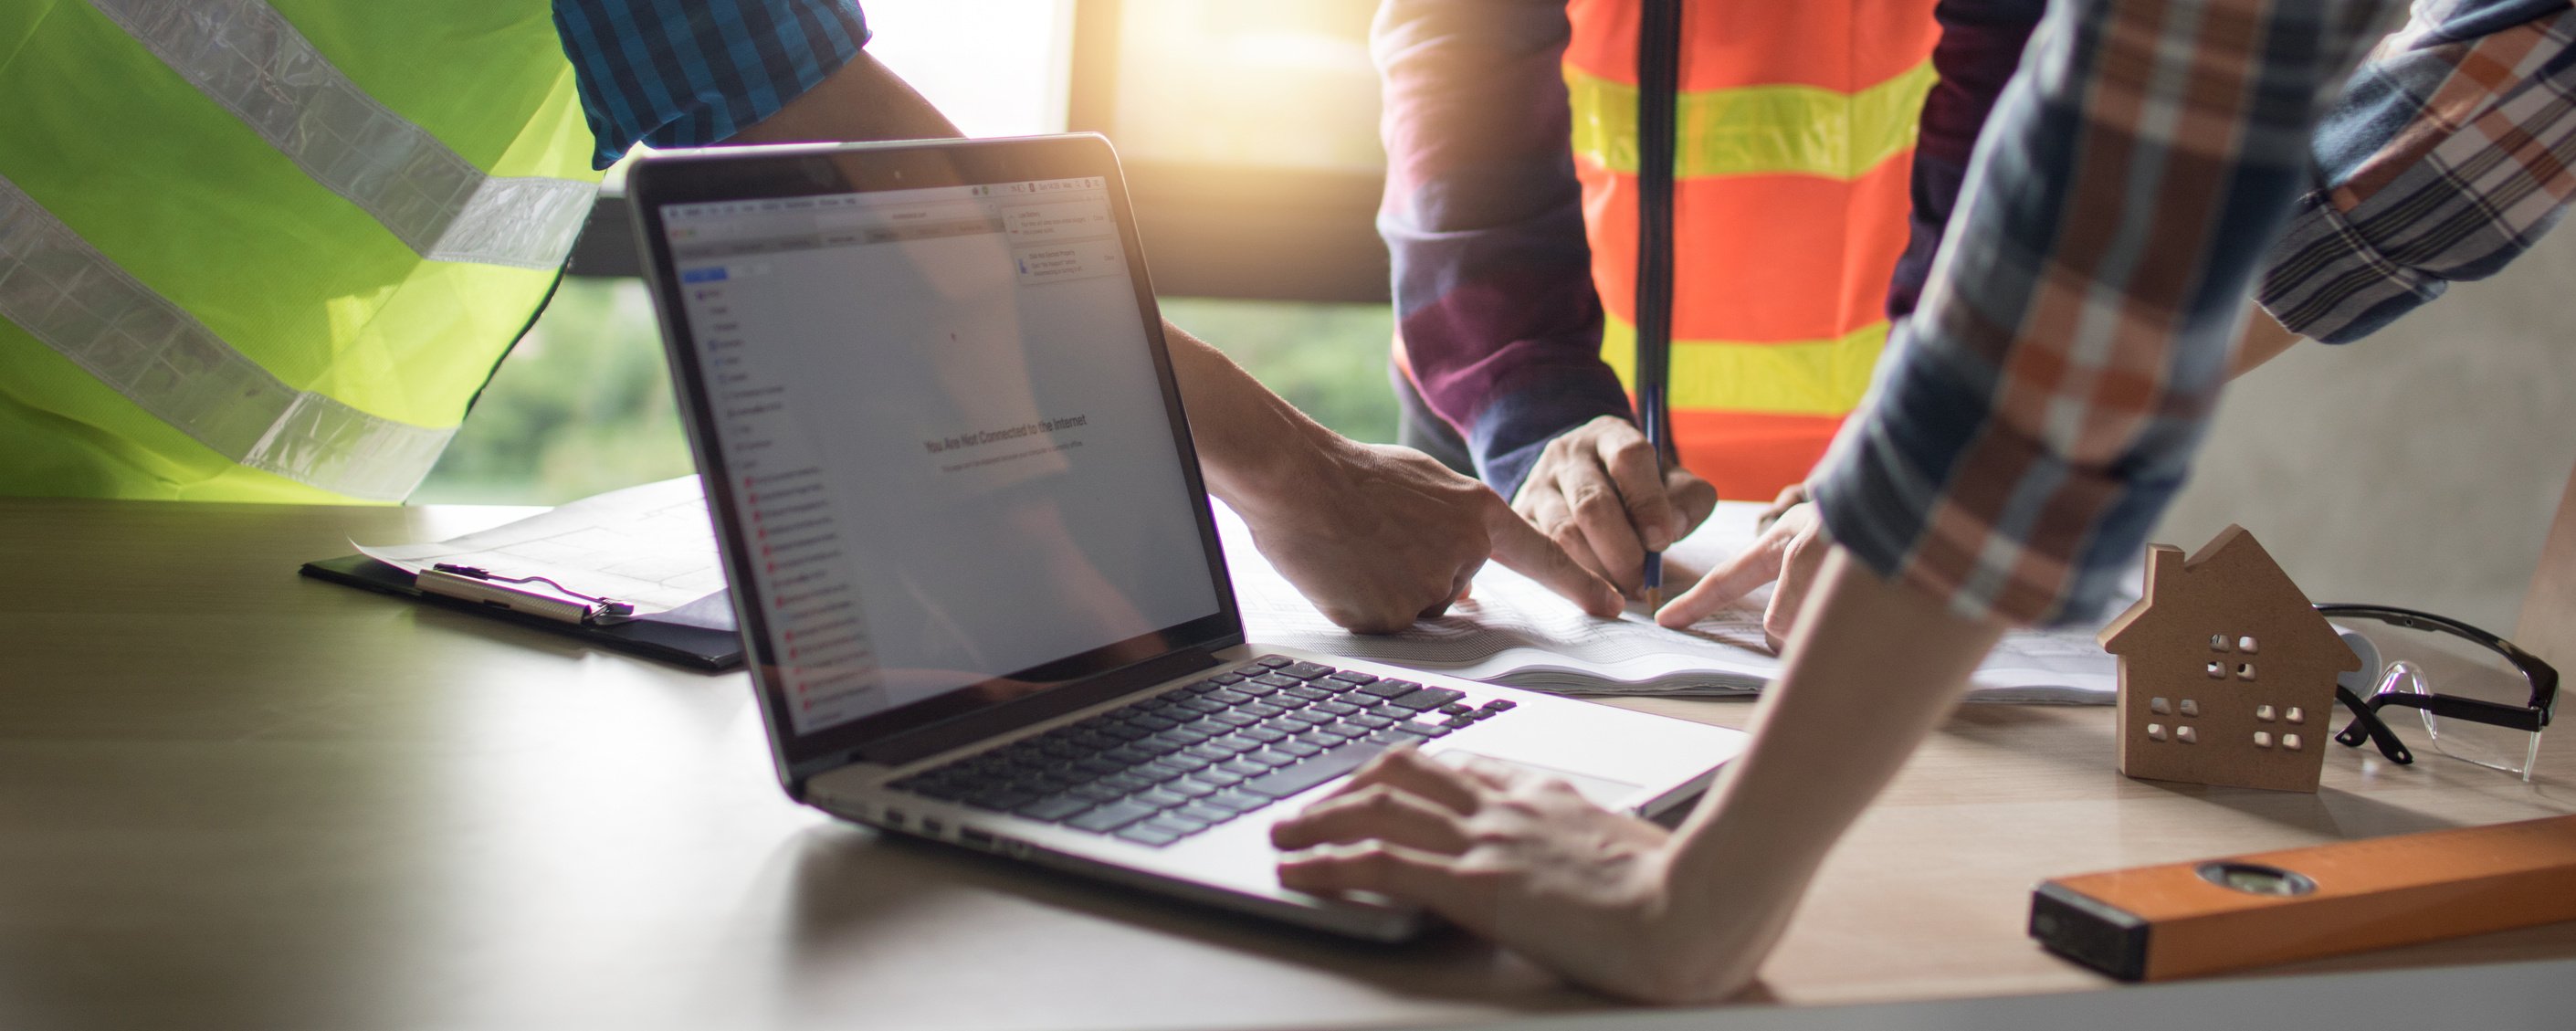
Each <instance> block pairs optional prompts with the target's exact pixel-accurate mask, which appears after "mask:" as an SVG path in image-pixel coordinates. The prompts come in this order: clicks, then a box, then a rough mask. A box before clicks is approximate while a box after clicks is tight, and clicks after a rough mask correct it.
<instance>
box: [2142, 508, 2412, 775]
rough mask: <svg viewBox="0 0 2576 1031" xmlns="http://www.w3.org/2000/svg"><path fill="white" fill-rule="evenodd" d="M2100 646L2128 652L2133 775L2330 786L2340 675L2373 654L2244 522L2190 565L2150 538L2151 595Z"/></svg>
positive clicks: (2179, 553)
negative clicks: (2327, 769) (2336, 623)
mask: <svg viewBox="0 0 2576 1031" xmlns="http://www.w3.org/2000/svg"><path fill="white" fill-rule="evenodd" d="M2101 641H2102V647H2103V649H2104V650H2106V651H2108V652H2110V653H2111V654H2113V655H2115V656H2118V657H2119V667H2120V694H2119V718H2120V772H2122V773H2125V774H2127V775H2129V776H2132V777H2144V778H2149V779H2153V780H2175V781H2190V782H2193V783H2199V784H2219V785H2228V786H2233V787H2248V788H2268V789H2271V790H2275V791H2315V790H2316V789H2317V776H2318V774H2319V773H2320V772H2322V771H2323V769H2324V765H2325V747H2326V744H2327V741H2328V740H2329V739H2330V738H2331V737H2332V736H2333V732H2332V731H2331V730H2329V729H2328V726H2327V724H2328V722H2329V721H2330V720H2332V719H2333V717H2334V715H2335V713H2334V705H2335V693H2334V692H2335V675H2336V674H2338V673H2343V672H2347V671H2351V670H2358V669H2360V668H2361V659H2360V657H2359V656H2356V655H2354V654H2353V652H2352V649H2351V648H2350V647H2349V646H2347V645H2345V644H2344V643H2343V639H2342V638H2341V637H2339V636H2338V635H2337V634H2336V633H2335V631H2334V628H2333V627H2331V626H2329V625H2327V623H2326V620H2325V617H2323V616H2320V615H2318V614H2317V612H2316V610H2315V609H2314V608H2312V607H2310V606H2309V603H2308V598H2307V595H2305V594H2303V593H2301V592H2300V591H2299V586H2298V585H2297V584H2295V583H2293V582H2291V580H2290V577H2289V574H2287V573H2284V572H2282V571H2281V567H2280V566H2279V565H2278V564H2277V563H2275V562H2273V561H2272V556H2271V555H2270V554H2269V553H2267V552H2265V551H2264V550H2263V546H2262V545H2261V544H2258V543H2256V542H2255V540H2254V535H2253V534H2251V533H2247V532H2246V531H2245V528H2244V527H2241V526H2230V527H2228V528H2227V529H2226V530H2225V531H2223V532H2221V533H2220V534H2219V535H2218V536H2217V537H2214V538H2211V540H2210V542H2209V543H2208V544H2206V545H2204V546H2202V547H2201V549H2200V551H2199V553H2198V554H2195V555H2193V556H2191V557H2190V558H2189V559H2185V558H2183V554H2182V549H2180V548H2176V547H2173V546H2171V545H2165V544H2156V545H2150V546H2149V547H2148V549H2147V584H2146V596H2145V597H2144V598H2142V599H2140V600H2139V602H2138V603H2137V604H2136V605H2135V606H2132V607H2131V608H2130V609H2129V611H2127V612H2125V613H2122V614H2121V615H2120V618H2118V619H2115V620H2112V621H2111V623H2110V625H2109V626H2106V627H2104V628H2102V634H2101Z"/></svg>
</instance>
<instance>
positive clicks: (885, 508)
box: [657, 176, 1231, 738]
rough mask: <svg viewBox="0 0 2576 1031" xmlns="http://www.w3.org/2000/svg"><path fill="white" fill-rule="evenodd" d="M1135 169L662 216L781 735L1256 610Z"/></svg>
mask: <svg viewBox="0 0 2576 1031" xmlns="http://www.w3.org/2000/svg"><path fill="white" fill-rule="evenodd" d="M1113 186H1114V183H1113V181H1111V180H1108V179H1106V178H1104V177H1099V176H1081V177H1070V178H1045V179H1028V180H1015V181H1001V182H977V183H966V184H954V185H939V186H932V187H927V188H904V189H881V190H849V189H841V190H838V191H827V192H818V193H811V194H807V195H801V196H784V197H779V196H772V197H763V198H758V199H745V200H720V201H697V202H689V203H670V204H662V205H660V206H659V207H658V209H657V213H658V215H659V223H660V227H661V230H662V232H663V234H664V237H663V241H662V242H663V243H664V244H666V245H667V247H668V253H669V256H670V266H669V269H670V274H671V275H673V276H675V277H676V281H677V282H676V292H677V297H676V301H677V308H678V310H679V313H680V314H681V316H682V317H684V318H685V321H686V328H687V332H686V334H685V336H686V337H687V338H688V340H687V346H686V350H685V351H680V350H675V352H674V360H675V361H680V360H684V359H685V360H688V361H692V362H694V363H695V366H696V367H695V369H694V370H693V371H694V372H695V374H696V375H695V377H694V378H695V380H696V384H695V385H694V386H695V389H696V390H697V391H701V392H703V397H701V398H698V399H696V403H697V404H698V405H699V407H698V409H697V413H696V418H697V419H698V420H699V422H700V425H699V426H698V427H697V430H698V433H699V437H700V439H699V441H698V444H699V447H700V451H701V456H702V461H701V468H702V470H703V471H704V472H705V473H706V474H707V475H708V476H709V477H710V478H713V477H716V476H719V475H721V476H723V477H724V483H723V484H722V487H723V489H722V490H719V489H717V485H716V484H712V483H711V484H710V485H709V491H708V496H709V499H710V504H713V505H717V506H720V507H722V508H725V509H727V511H725V512H720V513H719V516H720V519H719V521H720V522H721V523H724V524H727V525H728V531H729V532H730V533H732V534H734V535H736V539H735V540H733V541H731V542H729V545H730V547H731V548H732V552H731V554H730V555H729V559H730V560H731V561H732V562H733V564H734V567H735V568H734V569H733V574H734V577H735V581H734V582H735V587H736V590H737V592H739V593H740V594H741V595H742V598H743V600H742V603H741V604H743V605H744V606H746V607H748V606H751V605H755V604H756V605H758V606H759V609H758V611H757V612H756V613H752V614H748V615H747V618H746V619H745V623H744V629H745V632H746V633H748V634H752V635H754V636H755V640H754V641H753V642H752V643H753V645H754V647H755V650H756V654H762V656H763V662H762V671H761V676H762V677H763V679H764V680H765V681H768V682H767V683H765V684H764V685H763V687H764V689H766V690H770V691H772V692H774V693H773V694H772V696H771V698H770V702H771V704H772V705H773V706H774V707H776V708H777V709H778V710H779V713H774V714H773V720H772V722H773V726H775V725H776V723H778V722H779V720H778V719H777V716H778V715H779V714H783V716H784V722H785V723H786V724H787V725H788V729H790V730H792V732H793V734H794V735H796V736H798V737H800V738H801V737H811V736H812V735H817V734H823V733H826V732H829V731H833V730H835V729H836V728H847V727H852V726H857V725H866V724H868V723H869V722H870V721H872V720H874V721H877V724H878V725H879V726H886V725H889V724H910V725H917V724H920V723H922V722H924V721H925V720H931V719H944V718H950V717H954V716H956V715H958V714H960V713H964V712H969V711H973V710H976V709H979V708H982V707H986V706H991V705H998V704H1002V703H1005V702H1008V701H1011V700H1014V699H1015V698H1019V697H1024V696H1026V695H1029V694H1032V693H1036V692H1040V691H1043V690H1045V689H1047V688H1049V687H1051V686H1054V685H1056V684H1058V683H1062V682H1063V681H1065V680H1067V679H1072V678H1074V677H1076V676H1079V675H1082V674H1086V673H1090V672H1097V671H1100V670H1104V669H1111V668H1116V667H1118V666H1120V665H1124V664H1127V663H1132V662H1135V661H1140V660H1143V659H1148V658H1152V657H1154V656H1155V655H1158V654H1161V653H1162V652H1164V651H1166V650H1168V649H1169V648H1170V647H1172V646H1173V645H1174V643H1175V642H1174V641H1173V640H1172V639H1171V636H1170V635H1169V633H1168V632H1169V631H1171V630H1172V629H1173V628H1177V627H1181V626H1182V625H1184V624H1190V623H1192V622H1193V621H1198V620H1203V619H1205V618H1207V617H1211V616H1215V615H1219V614H1220V613H1221V612H1227V610H1230V608H1231V606H1230V604H1229V605H1224V606H1221V605H1220V600H1219V594H1220V590H1221V587H1220V581H1219V576H1221V573H1220V572H1218V571H1219V570H1221V566H1220V565H1218V564H1217V563H1216V562H1215V561H1214V555H1213V551H1212V548H1213V544H1212V540H1211V538H1210V537H1209V535H1208V534H1207V532H1206V525H1205V518H1206V515H1205V504H1204V501H1203V499H1202V498H1201V497H1200V496H1199V494H1198V493H1197V488H1196V483H1195V477H1194V476H1192V475H1190V470H1189V469H1188V467H1187V466H1186V465H1185V460H1184V454H1183V452H1182V450H1181V447H1182V440H1181V434H1180V432H1179V430H1178V420H1177V419H1176V418H1175V414H1176V412H1175V410H1174V409H1173V407H1172V406H1171V405H1170V404H1168V403H1167V401H1168V396H1167V386H1166V382H1165V378H1164V373H1163V371H1162V370H1163V368H1164V363H1163V362H1162V361H1160V360H1159V349H1160V347H1161V338H1160V333H1159V326H1155V325H1149V324H1148V322H1147V315H1148V314H1149V312H1150V308H1148V307H1147V306H1146V305H1145V304H1142V303H1140V292H1139V290H1138V285H1137V279H1136V277H1135V276H1134V275H1133V274H1132V273H1131V269H1130V263H1131V258H1130V254H1129V249H1128V247H1127V244H1126V241H1125V239H1124V238H1123V237H1122V233H1121V231H1120V223H1119V219H1118V213H1117V210H1116V209H1115V208H1114V207H1113V203H1112V200H1113V198H1112V196H1111V190H1112V188H1113ZM664 289H665V290H666V292H667V291H670V290H671V289H672V284H671V283H669V282H667V281H666V282H665V284H664ZM708 452H713V453H714V454H713V455H712V457H713V458H714V459H716V461H712V462H710V461H707V460H706V458H708V457H709V455H708ZM746 578H747V579H748V580H750V581H751V583H749V584H746V583H744V580H745V579H746ZM1228 614H1230V613H1228ZM762 645H765V646H766V647H765V649H764V648H762V647H761V646H762ZM1072 660H1079V661H1072ZM901 713H912V714H914V717H915V718H912V719H907V720H893V721H888V720H886V719H885V717H887V716H889V715H890V714H901Z"/></svg>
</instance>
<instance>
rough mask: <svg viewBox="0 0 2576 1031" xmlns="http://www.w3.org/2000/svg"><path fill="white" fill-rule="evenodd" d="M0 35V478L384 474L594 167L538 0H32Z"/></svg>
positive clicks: (251, 487) (540, 271)
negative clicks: (382, 0) (372, 0)
mask: <svg viewBox="0 0 2576 1031" xmlns="http://www.w3.org/2000/svg"><path fill="white" fill-rule="evenodd" d="M0 54H6V55H8V56H6V57H0V96H7V97H10V98H11V103H10V104H9V105H7V106H6V107H4V108H0V140H7V141H9V144H8V145H6V146H0V320H5V322H0V493H13V494H73V495H93V496H122V497H159V498H197V499H221V500H346V499H349V498H361V499H370V500H396V499H399V498H401V497H402V496H403V495H405V494H407V493H409V492H410V490H411V488H412V487H413V486H414V485H416V484H417V483H418V482H419V480H420V478H421V477H422V476H423V475H425V474H426V473H427V472H428V470H429V467H430V465H431V464H433V463H434V462H435V461H436V459H437V456H438V454H439V452H440V450H441V449H443V448H444V446H445V443H446V441H447V439H448V437H449V436H450V435H452V434H453V432H454V429H455V426H456V424H457V423H458V421H459V420H460V419H461V418H462V417H463V414H464V410H465V406H466V404H467V403H468V402H469V401H470V400H471V399H472V397H473V394H474V392H475V391H476V390H478V389H480V387H481V386H482V384H483V382H484V380H485V379H486V378H487V377H488V376H489V374H490V372H491V369H492V366H493V364H494V363H495V362H496V361H497V360H498V359H499V357H500V356H501V354H502V353H503V352H504V351H506V350H507V348H508V347H509V345H510V343H511V342H512V341H513V340H514V339H515V338H516V337H517V335H518V333H519V332H520V331H521V330H522V329H523V328H524V327H525V325H526V323H527V320H528V318H529V316H530V315H531V313H532V312H534V311H535V309H536V308H537V306H538V305H539V304H541V303H542V302H543V299H544V297H545V295H546V293H547V291H548V290H550V289H551V288H552V286H553V283H554V280H555V277H556V274H557V270H558V269H559V268H560V266H561V264H562V260H563V256H564V254H565V253H566V252H567V251H568V249H569V248H570V246H571V242H572V239H573V236H574V234H575V233H577V232H578V230H579V228H580V225H581V221H582V219H583V217H584V216H585V215H586V213H587V211H588V208H589V205H590V200H591V197H592V194H593V192H594V190H595V188H596V182H597V175H596V173H594V172H592V171H591V170H590V167H589V165H590V162H589V154H590V149H591V139H590V134H589V132H588V130H587V128H586V127H585V125H584V123H583V119H582V114H581V108H580V104H579V100H578V97H577V96H576V94H575V92H574V86H573V77H572V70H571V67H570V65H569V63H568V62H567V61H566V60H565V58H564V56H563V51H562V48H561V44H560V43H559V42H558V41H557V38H556V35H555V31H554V27H553V22H552V19H551V10H550V7H549V5H547V4H546V3H543V2H539V0H507V2H492V0H485V2H473V0H430V2H415V3H407V4H360V3H352V2H347V0H266V2H262V0H37V2H35V3H32V4H22V5H16V9H14V10H11V11H6V12H0Z"/></svg>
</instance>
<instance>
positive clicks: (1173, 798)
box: [1128, 788, 1190, 809]
mask: <svg viewBox="0 0 2576 1031" xmlns="http://www.w3.org/2000/svg"><path fill="white" fill-rule="evenodd" d="M1128 801H1131V802H1134V803H1136V804H1138V805H1145V806H1152V807H1154V808H1156V809H1177V808H1180V807H1181V806H1185V805H1188V804H1190V796H1188V795H1184V794H1181V793H1180V792H1177V791H1165V790H1163V789H1161V788H1154V789H1152V790H1149V791H1139V792H1137V793H1135V794H1134V795H1132V796H1129V798H1128Z"/></svg>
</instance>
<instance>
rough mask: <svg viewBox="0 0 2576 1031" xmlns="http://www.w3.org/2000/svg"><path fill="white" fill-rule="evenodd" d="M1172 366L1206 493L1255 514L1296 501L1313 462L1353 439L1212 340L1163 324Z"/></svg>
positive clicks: (1308, 483) (1311, 476)
mask: <svg viewBox="0 0 2576 1031" xmlns="http://www.w3.org/2000/svg"><path fill="white" fill-rule="evenodd" d="M1163 339H1164V340H1166V341H1168V342H1169V345H1170V351H1171V356H1172V372H1173V374H1174V376H1175V377H1176V378H1178V379H1179V380H1180V384H1181V400H1182V402H1183V403H1184V404H1185V405H1187V406H1188V410H1189V418H1190V441H1191V443H1193V444H1195V445H1196V446H1197V447H1198V452H1199V465H1200V467H1201V468H1202V469H1203V470H1205V472H1206V474H1207V486H1208V493H1210V494H1213V495H1215V496H1216V497H1218V498H1220V499H1222V500H1224V501H1225V503H1226V504H1227V505H1229V506H1232V507H1233V508H1234V509H1235V511H1237V512H1241V513H1244V514H1245V515H1247V516H1252V517H1258V516H1259V515H1261V514H1263V513H1264V512H1267V511H1270V510H1273V509H1277V508H1280V507H1282V506H1286V505H1292V504H1295V503H1297V502H1298V501H1299V500H1300V499H1301V498H1303V496H1304V491H1305V490H1306V489H1307V488H1309V487H1312V486H1315V485H1317V483H1318V481H1319V480H1320V477H1319V476H1317V475H1316V470H1315V466H1317V465H1318V464H1319V463H1322V462H1325V461H1328V460H1330V459H1332V458H1334V457H1338V453H1339V452H1340V451H1341V450H1342V449H1345V448H1349V447H1353V446H1354V445H1353V444H1352V443H1351V441H1350V440H1349V439H1348V438H1345V437H1343V436H1342V435H1340V434H1338V433H1335V432H1333V431H1331V430H1329V429H1326V428H1324V427H1323V426H1322V425H1321V424H1319V423H1317V422H1316V421H1315V420H1313V419H1311V418H1308V417H1307V415H1306V413H1304V412H1301V411H1298V410H1297V408H1296V406H1294V405H1291V404H1289V403H1288V402H1287V401H1286V400H1284V399H1282V398H1281V397H1280V396H1279V395H1277V394H1274V393H1271V392H1270V389H1269V388H1267V387H1264V386H1262V385H1261V383H1260V381H1258V380H1255V379H1253V378H1252V374H1251V373H1248V372H1245V371H1243V368H1242V367H1241V366H1238V365H1236V364H1235V363H1234V360H1233V359H1231V358H1228V357H1226V356H1225V354H1224V352H1221V351H1218V350H1217V349H1216V348H1215V346H1213V345H1211V344H1209V343H1207V342H1206V341H1203V340H1200V339H1199V338H1197V337H1195V336H1192V335H1190V334H1189V332H1188V331H1186V330H1183V329H1181V328H1180V327H1179V326H1175V325H1173V324H1172V323H1171V322H1170V320H1165V321H1164V323H1163Z"/></svg>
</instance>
